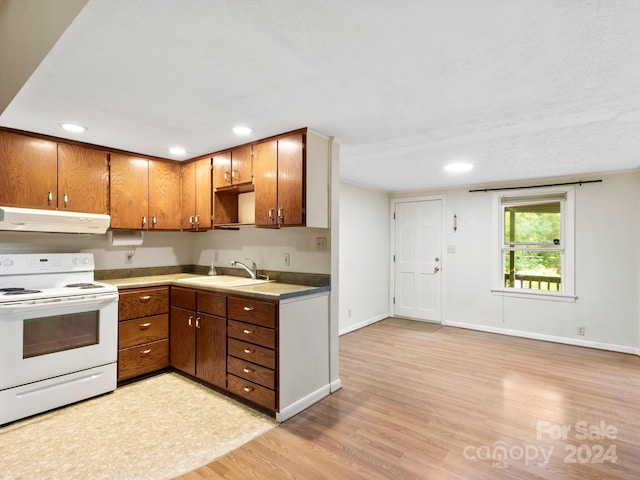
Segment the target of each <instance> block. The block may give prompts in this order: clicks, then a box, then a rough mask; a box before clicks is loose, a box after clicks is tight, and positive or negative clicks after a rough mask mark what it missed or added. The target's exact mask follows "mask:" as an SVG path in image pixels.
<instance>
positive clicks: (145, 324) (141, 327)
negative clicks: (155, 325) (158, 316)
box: [140, 322, 151, 330]
mask: <svg viewBox="0 0 640 480" xmlns="http://www.w3.org/2000/svg"><path fill="white" fill-rule="evenodd" d="M150 326H151V322H147V323H141V324H140V330H146V329H147V328H149V327H150Z"/></svg>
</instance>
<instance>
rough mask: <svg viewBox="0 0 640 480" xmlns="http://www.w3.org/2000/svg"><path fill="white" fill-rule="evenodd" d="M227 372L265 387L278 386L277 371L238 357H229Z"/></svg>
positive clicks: (272, 387) (273, 387)
mask: <svg viewBox="0 0 640 480" xmlns="http://www.w3.org/2000/svg"><path fill="white" fill-rule="evenodd" d="M227 372H228V373H231V374H233V375H235V376H236V377H242V378H244V379H245V380H249V381H250V382H253V383H257V384H259V385H262V386H263V387H267V388H271V389H275V388H276V372H275V371H273V370H271V369H270V368H265V367H261V366H260V365H256V364H255V363H251V362H246V361H244V360H241V359H239V358H236V357H227Z"/></svg>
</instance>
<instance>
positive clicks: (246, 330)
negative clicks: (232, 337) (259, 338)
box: [242, 328, 253, 335]
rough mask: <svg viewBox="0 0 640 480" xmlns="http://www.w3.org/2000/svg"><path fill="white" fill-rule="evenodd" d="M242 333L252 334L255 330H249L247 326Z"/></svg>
mask: <svg viewBox="0 0 640 480" xmlns="http://www.w3.org/2000/svg"><path fill="white" fill-rule="evenodd" d="M242 333H244V334H245V335H251V334H252V333H253V330H249V329H248V328H245V329H244V330H242Z"/></svg>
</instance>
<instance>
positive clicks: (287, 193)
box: [277, 133, 304, 225]
mask: <svg viewBox="0 0 640 480" xmlns="http://www.w3.org/2000/svg"><path fill="white" fill-rule="evenodd" d="M303 146H304V140H303V136H302V134H301V133H298V134H294V135H290V136H288V137H284V138H281V139H279V140H278V212H277V217H278V224H279V225H304V214H303V212H304V210H303V209H304V188H303V185H304V147H303Z"/></svg>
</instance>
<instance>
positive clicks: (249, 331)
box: [228, 320, 276, 348]
mask: <svg viewBox="0 0 640 480" xmlns="http://www.w3.org/2000/svg"><path fill="white" fill-rule="evenodd" d="M228 335H229V336H230V337H233V338H237V339H238V340H242V341H245V342H250V343H255V344H256V345H262V346H263V347H268V348H276V331H275V330H274V329H272V328H266V327H259V326H257V325H252V324H250V323H242V322H238V321H237V320H229V330H228Z"/></svg>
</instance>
